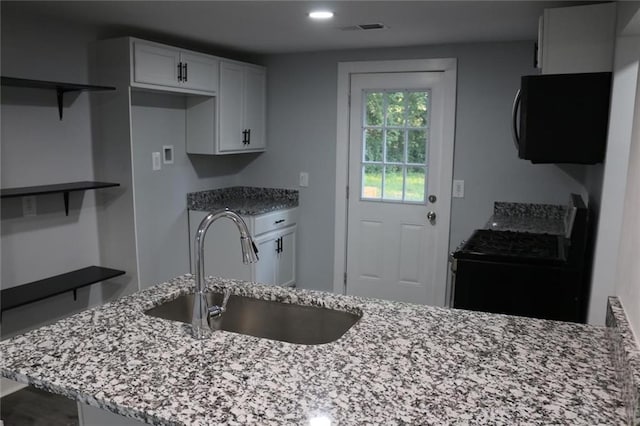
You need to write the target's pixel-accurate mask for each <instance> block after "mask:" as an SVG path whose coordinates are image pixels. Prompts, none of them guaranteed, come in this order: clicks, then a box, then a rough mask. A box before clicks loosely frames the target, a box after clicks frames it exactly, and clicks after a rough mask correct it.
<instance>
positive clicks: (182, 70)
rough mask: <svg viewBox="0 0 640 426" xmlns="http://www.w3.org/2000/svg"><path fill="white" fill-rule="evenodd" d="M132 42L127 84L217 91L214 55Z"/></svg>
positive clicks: (195, 92) (144, 86)
mask: <svg viewBox="0 0 640 426" xmlns="http://www.w3.org/2000/svg"><path fill="white" fill-rule="evenodd" d="M132 43H133V49H132V51H133V60H132V68H133V70H132V77H131V86H133V87H140V88H146V89H159V90H165V91H167V90H169V91H175V92H181V93H193V94H204V95H207V94H208V95H214V94H216V92H217V91H218V80H219V79H218V66H219V62H220V61H219V60H218V58H217V57H215V56H209V55H204V54H201V53H195V52H190V51H188V50H182V49H177V48H174V47H171V46H165V45H162V44H157V43H152V42H147V41H141V40H136V39H133V40H132Z"/></svg>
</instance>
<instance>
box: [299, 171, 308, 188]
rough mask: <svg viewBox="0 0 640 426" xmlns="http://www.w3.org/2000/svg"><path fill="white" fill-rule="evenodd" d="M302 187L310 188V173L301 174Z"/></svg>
mask: <svg viewBox="0 0 640 426" xmlns="http://www.w3.org/2000/svg"><path fill="white" fill-rule="evenodd" d="M300 186H303V187H307V186H309V173H307V172H300Z"/></svg>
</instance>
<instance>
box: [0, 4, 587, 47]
mask: <svg viewBox="0 0 640 426" xmlns="http://www.w3.org/2000/svg"><path fill="white" fill-rule="evenodd" d="M580 3H585V2H575V1H570V2H561V1H477V0H476V1H363V0H361V1H314V0H290V1H266V0H263V1H242V0H236V1H64V2H63V1H44V2H7V1H2V11H3V13H4V12H5V11H6V12H13V13H20V14H22V13H30V14H39V15H42V16H44V17H49V18H51V17H55V18H56V19H62V20H68V21H71V22H81V23H83V24H87V25H92V26H95V27H96V28H98V30H99V32H100V33H101V34H108V35H109V36H114V35H137V36H144V35H145V34H150V35H154V36H155V38H168V39H174V40H176V39H179V40H184V41H185V42H195V43H198V44H210V45H213V46H217V47H222V48H225V49H229V50H236V51H243V52H249V53H256V54H272V53H288V52H309V51H319V50H335V49H351V48H372V47H393V46H411V45H426V44H442V43H458V42H473V41H511V40H533V39H535V37H536V33H537V24H538V17H539V16H540V15H541V13H542V11H543V9H544V8H547V7H558V6H568V5H576V4H580ZM318 7H324V8H327V9H330V10H332V11H334V12H335V18H334V19H332V20H331V21H325V22H312V21H310V20H309V19H308V18H307V16H306V14H307V13H308V12H309V11H310V10H312V9H314V8H318ZM369 23H382V24H384V25H386V26H387V27H388V28H387V29H382V30H370V31H362V30H358V31H353V30H352V31H345V30H343V29H342V28H344V27H350V26H354V25H358V24H369Z"/></svg>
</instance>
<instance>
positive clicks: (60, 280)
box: [0, 266, 125, 311]
mask: <svg viewBox="0 0 640 426" xmlns="http://www.w3.org/2000/svg"><path fill="white" fill-rule="evenodd" d="M124 273H125V272H124V271H120V270H118V269H110V268H102V267H100V266H89V267H87V268H82V269H78V270H76V271H72V272H68V273H66V274H62V275H56V276H54V277H50V278H45V279H43V280H39V281H34V282H32V283H28V284H22V285H19V286H16V287H11V288H8V289H5V290H2V293H1V295H0V296H1V298H2V311H6V310H8V309H12V308H17V307H18V306H22V305H26V304H28V303H32V302H37V301H38V300H42V299H46V298H48V297H51V296H56V295H58V294H62V293H66V292H67V291H73V300H76V299H77V297H78V295H77V290H78V289H79V288H81V287H85V286H88V285H91V284H95V283H98V282H100V281H105V280H108V279H111V278H114V277H117V276H120V275H124Z"/></svg>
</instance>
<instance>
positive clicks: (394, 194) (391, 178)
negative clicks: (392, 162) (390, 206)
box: [382, 166, 404, 200]
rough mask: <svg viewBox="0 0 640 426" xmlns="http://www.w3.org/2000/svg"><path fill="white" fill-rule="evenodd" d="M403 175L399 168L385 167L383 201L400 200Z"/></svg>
mask: <svg viewBox="0 0 640 426" xmlns="http://www.w3.org/2000/svg"><path fill="white" fill-rule="evenodd" d="M403 184H404V173H403V172H402V167H400V166H386V167H385V168H384V192H383V196H382V198H384V199H385V200H402V190H403Z"/></svg>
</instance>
